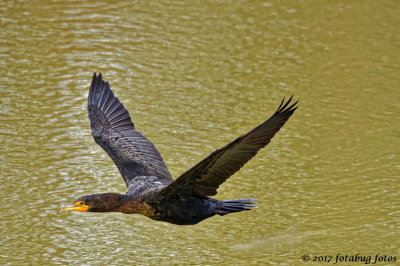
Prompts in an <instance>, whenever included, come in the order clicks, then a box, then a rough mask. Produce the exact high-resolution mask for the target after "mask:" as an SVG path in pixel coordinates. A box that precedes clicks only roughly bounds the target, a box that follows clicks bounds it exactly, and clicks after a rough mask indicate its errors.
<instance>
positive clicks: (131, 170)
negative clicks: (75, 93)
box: [88, 73, 173, 189]
mask: <svg viewBox="0 0 400 266" xmlns="http://www.w3.org/2000/svg"><path fill="white" fill-rule="evenodd" d="M88 112H89V118H90V124H91V128H92V135H93V138H94V140H95V141H96V142H97V144H99V145H100V146H101V147H102V148H103V149H104V150H105V151H106V152H107V154H108V155H109V156H110V157H111V159H112V160H113V161H114V163H115V164H116V165H117V167H118V169H119V171H120V172H121V175H122V177H123V179H124V181H125V183H126V185H127V186H129V185H130V186H132V185H134V184H132V182H131V181H132V180H135V178H136V177H139V176H156V177H158V178H159V180H160V181H164V182H163V183H167V184H168V183H170V182H172V181H173V179H172V177H171V175H170V173H169V171H168V169H167V166H166V165H165V163H164V161H163V158H162V157H161V155H160V153H159V152H158V151H157V149H156V148H155V147H154V145H153V144H152V143H151V142H150V141H149V140H148V139H147V138H145V137H144V136H143V135H142V134H141V133H140V132H139V131H137V130H136V129H135V127H134V125H133V122H132V120H131V117H130V116H129V113H128V111H127V110H126V109H125V108H124V106H123V105H122V103H120V101H119V100H118V98H117V97H115V96H114V94H113V92H112V91H111V89H110V85H109V84H108V82H104V81H103V79H102V77H101V74H99V75H98V76H96V73H94V75H93V80H92V84H91V85H90V91H89V99H88ZM130 186H129V187H128V189H129V188H130Z"/></svg>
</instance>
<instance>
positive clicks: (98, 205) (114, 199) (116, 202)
mask: <svg viewBox="0 0 400 266" xmlns="http://www.w3.org/2000/svg"><path fill="white" fill-rule="evenodd" d="M125 197H126V196H125V195H121V194H117V193H103V194H93V195H87V196H83V197H80V198H78V199H76V200H75V201H74V202H73V203H72V204H68V205H62V206H61V207H60V208H59V209H58V212H64V211H80V212H111V211H114V210H115V208H117V207H118V206H120V205H121V204H122V203H124V200H125Z"/></svg>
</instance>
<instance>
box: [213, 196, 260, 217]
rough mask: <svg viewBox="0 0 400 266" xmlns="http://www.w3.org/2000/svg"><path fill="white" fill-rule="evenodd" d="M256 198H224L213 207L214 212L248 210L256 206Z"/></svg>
mask: <svg viewBox="0 0 400 266" xmlns="http://www.w3.org/2000/svg"><path fill="white" fill-rule="evenodd" d="M256 200H257V199H236V200H224V201H220V205H219V206H218V207H217V208H216V209H215V213H216V214H219V215H225V214H228V213H232V212H241V211H250V210H251V209H254V208H257V206H255V205H256V203H255V202H254V201H256Z"/></svg>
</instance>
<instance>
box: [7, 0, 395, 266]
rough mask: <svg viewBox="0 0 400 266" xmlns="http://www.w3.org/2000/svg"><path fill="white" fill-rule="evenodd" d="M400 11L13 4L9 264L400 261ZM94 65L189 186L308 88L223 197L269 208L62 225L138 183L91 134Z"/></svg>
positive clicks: (336, 6)
mask: <svg viewBox="0 0 400 266" xmlns="http://www.w3.org/2000/svg"><path fill="white" fill-rule="evenodd" d="M399 7H400V2H398V1H351V2H349V1H333V2H326V1H306V2H301V1H300V2H298V1H279V2H275V1H274V2H272V1H271V2H265V1H201V3H200V2H199V3H194V2H192V3H190V4H188V3H183V2H181V1H151V2H150V1H149V2H147V1H118V2H117V3H111V2H109V3H108V2H99V1H96V2H88V3H82V2H81V1H8V0H7V1H1V3H0V29H1V31H0V37H1V38H0V95H1V98H0V113H1V115H0V119H1V127H0V128H1V129H0V130H1V131H0V144H1V145H0V173H1V174H0V175H1V179H0V189H1V202H2V204H1V205H0V211H1V213H2V215H1V219H0V232H1V235H2V237H1V239H0V245H1V251H0V264H2V265H7V264H10V265H24V264H33V265H40V264H63V265H64V264H87V265H105V264H112V265H115V264H119V265H126V264H142V265H145V264H161V265H171V264H174V265H178V264H184V263H187V264H209V265H215V264H223V265H232V264H235V265H249V264H254V265H267V264H280V265H295V264H302V265H303V264H304V265H305V263H304V262H302V257H303V255H309V256H310V259H311V260H312V259H313V258H314V256H332V257H333V258H332V260H331V261H330V262H329V263H328V264H332V263H333V262H334V260H335V259H336V258H339V261H340V258H341V256H342V257H343V260H342V261H341V263H342V264H344V265H345V264H346V261H345V259H346V258H345V257H344V256H345V255H348V256H355V255H356V254H359V255H363V256H371V263H372V262H373V261H374V259H375V257H376V254H378V253H379V255H378V258H380V257H383V256H384V255H387V257H386V258H382V260H381V261H380V262H379V263H380V264H382V265H387V264H390V263H394V262H393V258H394V256H396V259H397V261H396V263H397V262H398V261H399V260H400V241H399V239H400V207H399V206H400V192H399V191H400V179H399V178H400V153H399V151H400V116H399V112H400V108H399V101H400V75H399V73H400V49H399V48H400V34H399V29H400V16H399V15H398V10H399ZM93 72H102V73H103V76H104V79H105V80H108V81H109V82H110V84H111V87H112V88H113V90H114V92H115V94H116V95H117V96H118V97H119V98H120V100H121V101H122V102H123V104H124V105H125V107H126V108H127V109H128V110H129V111H130V114H131V117H132V119H133V121H134V122H135V125H136V128H137V129H138V130H139V131H141V132H142V133H143V134H144V135H145V136H147V137H148V138H149V139H150V140H151V141H152V142H153V143H154V144H155V145H156V147H157V148H158V150H159V151H160V152H161V154H162V155H163V157H164V159H165V161H166V164H167V166H168V167H169V169H170V171H171V173H172V175H173V177H174V178H176V177H177V176H179V175H180V174H181V173H183V172H184V171H185V170H186V169H188V168H189V167H191V166H193V165H194V164H196V163H197V162H198V161H199V160H201V159H202V158H203V157H205V156H207V155H208V154H209V153H210V152H212V151H213V150H215V149H216V148H219V147H221V146H223V145H225V144H226V143H228V142H230V141H232V140H233V139H235V138H236V137H238V136H239V135H241V134H243V133H245V132H247V131H248V130H250V129H252V128H253V127H254V126H256V125H258V124H259V123H261V122H262V121H264V120H265V119H267V118H268V117H269V116H270V115H271V114H272V113H273V112H274V111H275V109H276V108H277V107H278V105H279V103H280V101H281V99H282V98H283V97H284V96H286V97H288V96H290V95H292V94H294V95H295V98H296V99H300V103H299V105H300V108H299V109H298V110H297V111H296V113H295V114H294V115H293V116H292V117H291V118H290V120H289V121H288V123H287V124H286V125H285V126H284V128H283V129H282V130H281V131H280V132H279V133H278V134H277V135H276V136H275V137H274V139H273V140H272V142H271V143H270V144H269V145H268V146H267V148H266V149H264V150H262V151H261V152H259V154H258V155H257V156H256V157H255V158H254V159H253V160H251V161H250V162H249V163H248V164H246V166H245V167H244V168H243V169H242V170H241V171H240V172H238V173H236V174H235V175H234V176H232V177H231V178H230V179H229V180H228V181H227V182H226V183H224V184H223V185H222V186H221V187H220V188H219V191H218V192H219V193H218V195H217V196H216V198H218V199H236V198H246V197H255V198H258V209H256V210H252V211H250V212H242V213H237V214H230V215H226V216H224V217H220V216H218V217H217V216H216V217H213V218H210V219H207V220H205V221H203V222H201V223H200V224H197V225H194V226H177V225H172V224H167V223H162V222H157V221H153V220H150V219H148V218H146V217H144V216H140V215H124V214H119V213H107V214H103V213H76V212H74V213H62V214H58V213H57V208H58V207H59V206H60V205H61V204H64V203H70V202H72V201H73V200H74V199H75V198H77V197H80V196H82V195H87V194H92V193H100V192H119V193H124V192H125V190H126V188H125V185H124V182H123V180H122V178H121V177H120V175H119V172H118V170H117V168H116V167H115V166H114V164H113V162H112V161H111V159H109V158H108V156H107V155H106V154H105V152H104V151H103V150H102V149H101V148H100V147H99V146H98V145H97V144H96V143H95V142H94V141H93V139H92V136H91V134H90V124H89V120H88V118H87V111H86V102H87V94H88V87H89V84H90V81H91V77H92V75H93ZM338 254H340V255H339V256H338ZM354 258H355V257H354ZM385 259H386V261H384V260H385ZM389 259H391V261H389ZM314 263H315V262H314ZM307 264H313V262H312V261H310V262H308V263H307ZM316 264H318V265H320V264H321V263H316Z"/></svg>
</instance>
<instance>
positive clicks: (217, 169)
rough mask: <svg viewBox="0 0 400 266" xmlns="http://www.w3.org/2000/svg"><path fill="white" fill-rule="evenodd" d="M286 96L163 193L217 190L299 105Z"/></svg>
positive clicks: (208, 193)
mask: <svg viewBox="0 0 400 266" xmlns="http://www.w3.org/2000/svg"><path fill="white" fill-rule="evenodd" d="M284 100H285V99H283V101H282V103H281V105H280V106H279V108H278V109H277V110H276V112H275V113H274V114H273V115H272V116H271V117H270V118H269V119H268V120H266V121H265V122H264V123H262V124H260V125H258V126H257V127H255V128H254V129H253V130H251V131H250V132H248V133H246V134H244V135H242V136H240V137H239V138H237V139H236V140H234V141H232V142H231V143H229V144H227V145H226V146H224V147H222V148H220V149H217V150H215V151H214V152H212V153H211V154H210V155H208V156H207V157H206V158H204V159H203V160H202V161H200V162H199V163H198V164H196V165H195V166H193V167H192V168H191V169H189V170H188V171H186V172H185V173H183V174H182V175H181V176H180V177H178V178H177V179H176V180H175V181H174V182H173V183H171V184H169V185H168V186H167V187H165V188H164V189H163V190H162V191H161V193H160V195H162V196H164V197H166V198H169V197H171V196H172V197H174V196H176V195H179V194H189V195H194V196H198V197H204V198H205V197H208V196H214V195H215V194H217V189H218V187H219V186H220V185H221V184H222V183H223V182H225V181H226V179H228V178H229V177H230V176H231V175H233V174H234V173H235V172H236V171H238V170H239V169H240V168H241V167H242V166H243V165H244V164H245V163H246V162H248V161H249V160H250V159H251V158H253V157H254V156H255V155H256V154H257V152H258V151H259V150H260V149H261V148H263V147H265V146H266V145H267V144H268V143H269V142H270V141H271V139H272V137H273V136H274V135H275V134H276V133H277V132H278V131H279V130H280V128H281V127H282V126H283V125H284V124H285V122H286V121H287V120H288V119H289V117H290V116H291V115H292V114H293V113H294V111H295V110H296V109H297V107H295V106H296V104H297V102H295V103H294V104H292V105H290V106H289V103H290V102H291V100H292V97H291V98H290V99H289V100H288V101H287V102H286V103H285V102H284Z"/></svg>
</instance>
